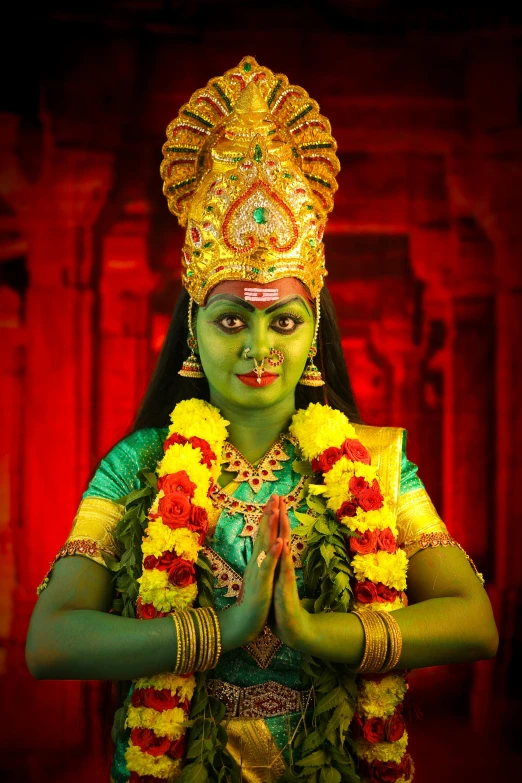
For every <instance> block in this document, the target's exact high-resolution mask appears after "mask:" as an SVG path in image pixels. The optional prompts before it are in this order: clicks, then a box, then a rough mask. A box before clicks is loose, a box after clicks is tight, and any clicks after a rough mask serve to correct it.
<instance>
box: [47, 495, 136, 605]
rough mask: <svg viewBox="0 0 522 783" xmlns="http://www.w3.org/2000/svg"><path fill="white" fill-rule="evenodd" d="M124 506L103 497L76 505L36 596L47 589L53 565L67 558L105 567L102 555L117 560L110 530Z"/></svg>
mask: <svg viewBox="0 0 522 783" xmlns="http://www.w3.org/2000/svg"><path fill="white" fill-rule="evenodd" d="M124 511H125V509H124V507H123V506H120V505H119V504H118V503H115V502H114V501H112V500H106V499H105V498H96V497H87V498H85V499H84V500H82V502H81V503H80V505H79V507H78V511H77V513H76V516H75V518H74V522H73V526H72V529H71V532H70V533H69V535H68V537H67V540H66V541H65V544H64V545H63V546H62V548H61V549H60V550H59V551H58V553H57V555H56V557H55V558H54V560H53V562H52V563H51V566H50V568H49V571H48V572H47V574H46V575H45V577H44V579H43V581H42V582H41V584H40V585H39V586H38V588H37V591H36V592H37V594H38V595H40V593H41V592H42V590H43V589H44V588H46V587H47V585H48V583H49V577H50V575H51V571H52V570H53V567H54V564H55V563H56V562H57V560H59V559H60V558H61V557H66V556H67V555H82V556H83V557H88V558H90V559H91V560H94V561H95V562H96V563H99V564H100V565H102V566H104V567H107V566H106V564H105V560H104V559H103V555H104V554H106V555H110V556H111V557H114V558H117V557H118V556H119V554H120V552H119V550H118V547H117V545H116V543H115V541H114V528H115V527H116V525H117V524H118V522H119V521H120V519H121V518H122V516H123V514H124Z"/></svg>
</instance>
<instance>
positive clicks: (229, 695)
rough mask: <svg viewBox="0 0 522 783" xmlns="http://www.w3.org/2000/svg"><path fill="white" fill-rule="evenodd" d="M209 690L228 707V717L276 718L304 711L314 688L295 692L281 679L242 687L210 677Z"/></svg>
mask: <svg viewBox="0 0 522 783" xmlns="http://www.w3.org/2000/svg"><path fill="white" fill-rule="evenodd" d="M207 688H208V692H209V694H210V695H211V696H214V698H216V699H218V700H219V701H220V702H222V703H223V704H224V705H225V707H226V708H227V717H228V718H236V717H244V718H273V717H275V716H276V715H286V714H287V713H289V712H302V711H303V710H304V709H307V708H308V706H309V703H310V696H311V691H310V690H306V691H294V690H292V688H287V687H286V685H280V683H278V682H273V681H272V680H270V681H269V682H264V683H263V684H262V685H248V686H246V687H245V688H242V687H241V686H239V685H231V684H230V683H229V682H224V681H223V680H208V682H207Z"/></svg>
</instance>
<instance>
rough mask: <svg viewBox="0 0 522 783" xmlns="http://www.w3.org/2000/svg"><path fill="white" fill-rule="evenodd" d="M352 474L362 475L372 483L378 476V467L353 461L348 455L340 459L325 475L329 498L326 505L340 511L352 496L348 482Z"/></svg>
mask: <svg viewBox="0 0 522 783" xmlns="http://www.w3.org/2000/svg"><path fill="white" fill-rule="evenodd" d="M352 476H360V477H361V478H363V479H365V481H367V482H368V483H369V484H371V482H372V481H373V480H374V479H375V478H377V468H376V467H375V466H373V465H363V463H362V462H352V461H351V460H350V459H348V457H341V459H338V460H337V462H336V463H335V465H334V466H333V467H332V468H330V470H329V471H328V473H325V475H324V486H325V489H324V495H325V497H327V498H328V500H327V503H326V505H327V506H328V508H329V509H331V510H332V511H338V509H340V508H341V506H342V504H343V503H344V501H345V500H348V498H349V497H350V496H351V493H350V490H349V489H348V483H349V481H350V479H351V478H352ZM361 513H363V512H362V511H361Z"/></svg>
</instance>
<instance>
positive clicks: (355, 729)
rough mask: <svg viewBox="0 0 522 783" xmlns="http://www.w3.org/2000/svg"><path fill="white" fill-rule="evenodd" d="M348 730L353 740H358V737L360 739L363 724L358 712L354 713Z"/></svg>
mask: <svg viewBox="0 0 522 783" xmlns="http://www.w3.org/2000/svg"><path fill="white" fill-rule="evenodd" d="M350 730H351V734H352V737H353V739H359V737H362V735H363V722H362V718H361V716H360V715H359V713H358V712H354V714H353V718H352V722H351V724H350Z"/></svg>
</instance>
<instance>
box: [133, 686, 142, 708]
mask: <svg viewBox="0 0 522 783" xmlns="http://www.w3.org/2000/svg"><path fill="white" fill-rule="evenodd" d="M131 702H132V706H133V707H143V706H145V689H144V688H135V690H133V691H132V696H131Z"/></svg>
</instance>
